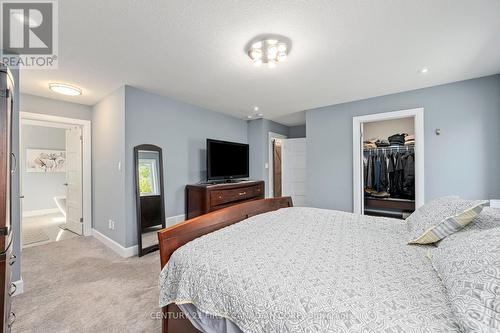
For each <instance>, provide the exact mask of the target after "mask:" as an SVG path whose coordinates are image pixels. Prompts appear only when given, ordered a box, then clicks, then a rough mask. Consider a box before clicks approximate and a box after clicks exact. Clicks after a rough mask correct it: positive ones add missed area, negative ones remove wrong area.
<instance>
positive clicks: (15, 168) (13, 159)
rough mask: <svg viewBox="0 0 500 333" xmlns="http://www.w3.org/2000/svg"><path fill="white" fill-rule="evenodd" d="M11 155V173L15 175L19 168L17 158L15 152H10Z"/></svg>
mask: <svg viewBox="0 0 500 333" xmlns="http://www.w3.org/2000/svg"><path fill="white" fill-rule="evenodd" d="M10 156H11V162H10V173H11V174H12V175H13V174H15V173H16V170H17V158H16V155H15V154H14V153H10ZM12 161H14V166H12Z"/></svg>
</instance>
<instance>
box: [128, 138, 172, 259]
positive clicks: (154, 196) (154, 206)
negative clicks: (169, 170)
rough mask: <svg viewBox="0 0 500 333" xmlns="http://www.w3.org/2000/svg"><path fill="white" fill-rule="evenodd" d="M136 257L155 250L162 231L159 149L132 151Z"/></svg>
mask: <svg viewBox="0 0 500 333" xmlns="http://www.w3.org/2000/svg"><path fill="white" fill-rule="evenodd" d="M134 159H135V184H136V185H135V186H136V204H137V243H138V247H139V257H141V256H143V255H145V254H147V253H149V252H153V251H156V250H157V249H158V237H157V234H156V233H157V232H158V231H159V230H160V229H162V228H165V201H164V193H163V163H162V152H161V148H160V147H157V146H154V145H139V146H136V147H135V148H134Z"/></svg>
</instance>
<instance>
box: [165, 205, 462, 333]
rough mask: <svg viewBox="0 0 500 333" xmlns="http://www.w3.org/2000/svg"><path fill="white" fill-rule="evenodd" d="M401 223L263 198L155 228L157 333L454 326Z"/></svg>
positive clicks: (420, 250) (424, 249) (424, 255)
mask: <svg viewBox="0 0 500 333" xmlns="http://www.w3.org/2000/svg"><path fill="white" fill-rule="evenodd" d="M408 233H409V231H408V225H407V223H405V222H404V221H401V220H396V219H390V218H382V217H370V216H362V215H356V214H351V213H345V212H340V211H332V210H324V209H317V208H303V207H292V203H291V199H290V198H277V199H264V200H258V201H254V202H249V203H245V204H242V205H239V206H234V207H230V208H227V209H224V210H221V211H217V212H213V213H211V214H207V215H204V216H201V217H198V218H195V219H193V220H189V221H186V222H184V223H182V224H180V225H178V226H174V227H171V228H168V229H165V230H163V231H161V232H159V239H160V255H161V260H162V271H161V274H160V306H161V307H162V308H163V313H164V316H163V325H162V327H163V332H170V333H174V332H175V333H182V332H199V331H201V332H207V333H211V332H225V333H242V332H245V333H260V332H388V333H391V332H460V331H461V330H460V327H459V325H458V323H457V321H456V319H455V315H454V314H453V313H452V307H451V305H450V303H449V299H448V298H447V297H445V290H444V285H443V283H442V282H441V280H440V277H439V276H438V274H437V273H436V271H435V270H434V269H433V266H432V265H431V264H430V261H429V258H428V253H429V251H430V250H431V249H432V248H434V245H428V246H422V245H413V246H412V245H407V242H408Z"/></svg>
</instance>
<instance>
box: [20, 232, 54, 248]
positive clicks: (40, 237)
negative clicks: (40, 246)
mask: <svg viewBox="0 0 500 333" xmlns="http://www.w3.org/2000/svg"><path fill="white" fill-rule="evenodd" d="M48 240H50V238H49V236H47V234H46V233H45V232H44V231H43V230H42V229H35V228H24V230H23V246H26V245H30V244H33V243H40V242H46V241H48Z"/></svg>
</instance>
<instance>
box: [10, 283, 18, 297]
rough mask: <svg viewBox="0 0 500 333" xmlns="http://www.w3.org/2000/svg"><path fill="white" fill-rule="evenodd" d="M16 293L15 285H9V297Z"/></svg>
mask: <svg viewBox="0 0 500 333" xmlns="http://www.w3.org/2000/svg"><path fill="white" fill-rule="evenodd" d="M16 291H17V285H16V284H15V283H11V284H10V291H9V296H10V297H12V295H14V294H15V293H16Z"/></svg>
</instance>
